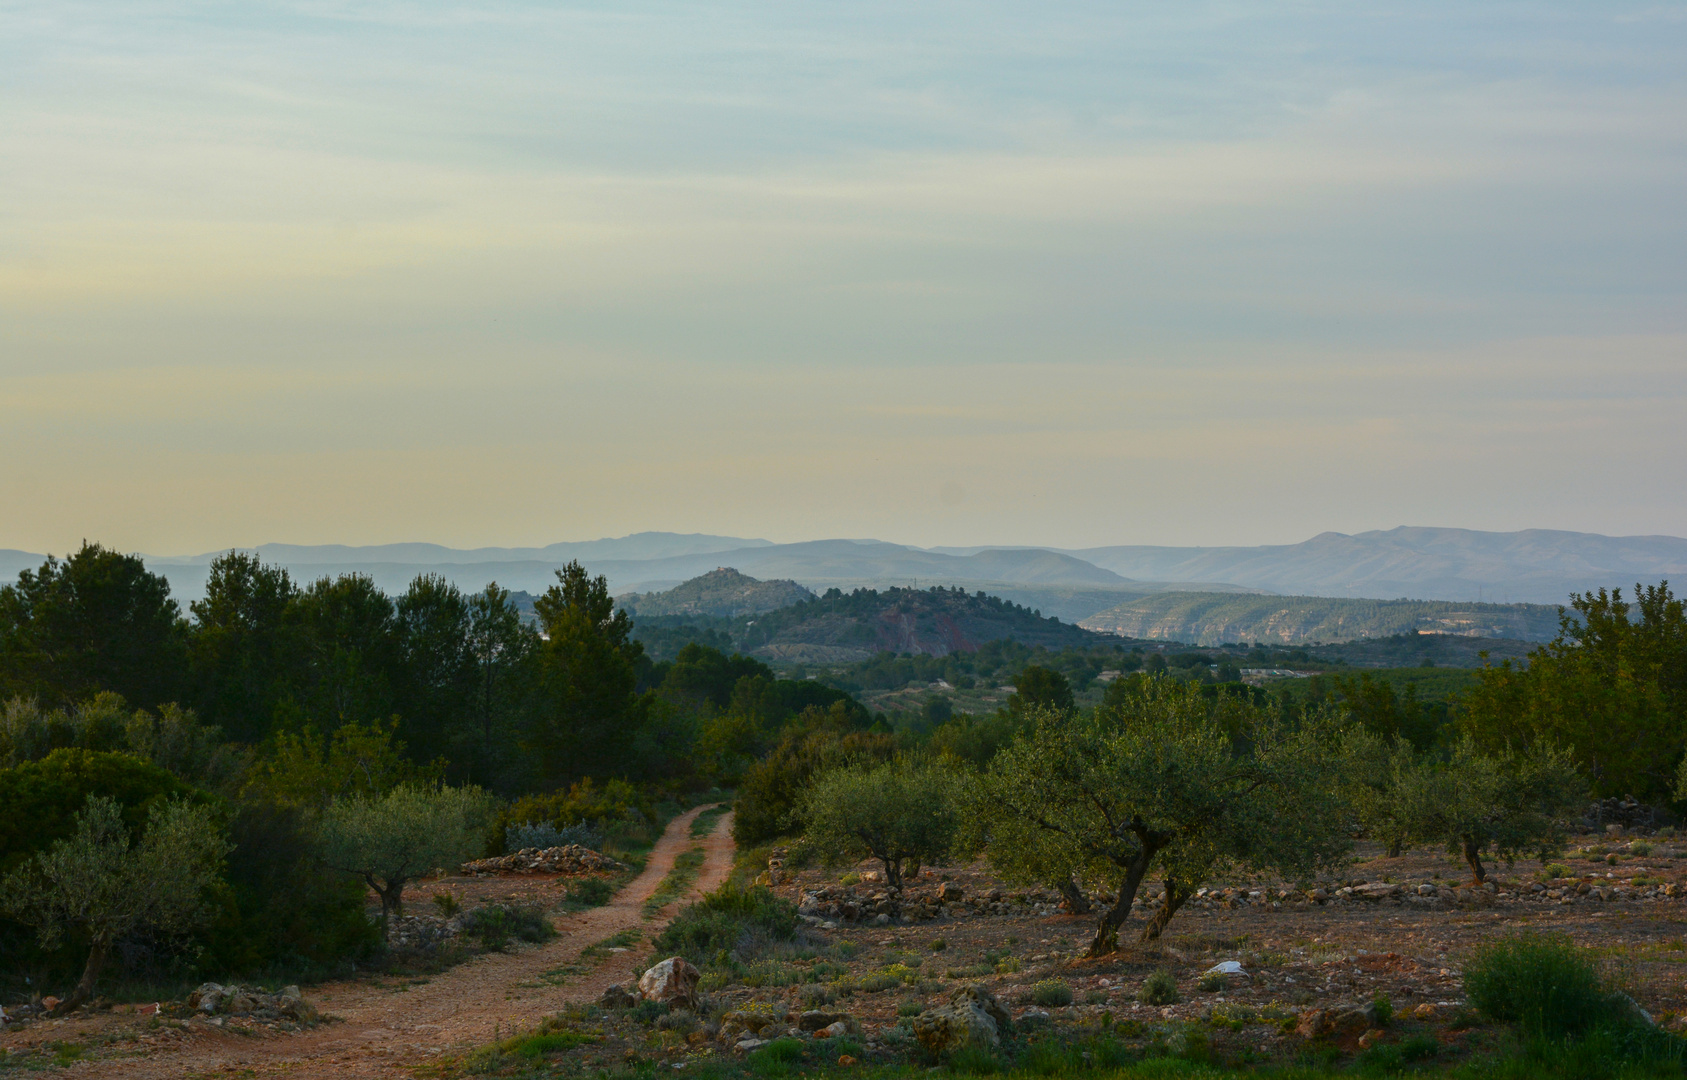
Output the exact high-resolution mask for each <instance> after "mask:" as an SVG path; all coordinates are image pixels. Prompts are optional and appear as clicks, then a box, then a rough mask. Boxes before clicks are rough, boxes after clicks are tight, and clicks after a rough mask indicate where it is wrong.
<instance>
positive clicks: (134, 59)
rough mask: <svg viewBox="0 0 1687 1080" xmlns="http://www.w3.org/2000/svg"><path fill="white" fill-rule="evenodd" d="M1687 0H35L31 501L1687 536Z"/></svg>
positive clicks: (140, 531)
mask: <svg viewBox="0 0 1687 1080" xmlns="http://www.w3.org/2000/svg"><path fill="white" fill-rule="evenodd" d="M1684 406H1687V3H1640V4H1628V3H1622V2H1609V0H1602V2H1597V3H1595V2H1589V3H1581V4H1562V3H1551V2H1542V0H1532V2H1527V3H1506V4H1487V3H1480V2H1471V0H1457V2H1438V0H1415V2H1412V3H1395V4H1390V3H1363V4H1360V3H1344V4H1334V3H1278V4H1271V3H1258V2H1251V3H1190V2H1184V3H1178V4H1166V3H1153V4H1147V3H1144V4H1128V3H1119V2H1116V0H1115V2H1109V3H1098V4H1085V3H1067V4H1048V3H1035V4H1032V3H1025V4H1005V3H987V2H977V0H974V2H969V3H965V4H960V3H956V4H943V3H923V4H922V3H916V4H909V3H907V2H905V0H904V2H901V3H894V4H890V3H848V4H840V3H826V4H817V3H805V2H792V0H780V2H778V3H765V4H756V3H740V4H710V3H697V2H691V3H683V4H681V3H675V4H657V3H634V2H626V3H616V4H568V3H553V2H546V3H542V4H524V3H497V4H484V5H462V4H448V3H396V2H395V3H361V4H340V3H330V2H301V3H292V4H276V3H265V2H261V0H245V2H242V3H238V4H228V3H196V4H183V3H176V2H170V0H157V2H145V0H141V2H135V3H93V4H89V3H75V2H64V0H54V2H52V3H41V2H35V3H17V2H12V0H0V547H21V548H25V549H29V550H36V551H40V550H52V551H63V550H65V549H66V548H68V547H72V546H74V545H75V544H76V543H77V542H78V541H80V540H81V539H82V538H83V537H87V538H89V539H94V540H101V541H104V542H106V543H108V544H111V545H114V546H117V547H120V548H124V549H129V550H141V551H149V552H156V553H166V552H189V551H202V550H209V549H214V548H218V547H226V546H229V545H234V544H241V545H245V544H256V543H260V542H265V541H288V542H298V543H316V542H341V543H378V542H385V541H396V540H430V541H436V542H440V543H447V544H454V545H473V544H508V545H514V544H542V543H547V542H550V541H554V540H565V539H584V538H590V537H596V536H603V535H617V534H621V533H626V532H630V531H634V530H640V529H669V530H675V531H686V532H689V531H707V532H720V533H729V534H733V535H750V536H765V537H768V538H770V539H774V540H802V539H813V538H818V537H825V536H877V537H880V538H883V539H887V540H897V541H902V542H911V543H922V544H940V543H950V544H962V543H1050V544H1062V545H1073V546H1076V545H1089V544H1103V543H1261V542H1284V541H1294V540H1300V539H1304V538H1306V537H1308V536H1311V535H1312V534H1314V533H1317V532H1319V531H1322V530H1325V529H1338V530H1341V531H1349V532H1350V531H1358V530H1362V529H1368V528H1386V527H1390V526H1393V525H1398V524H1419V525H1452V526H1467V527H1472V528H1487V529H1513V528H1525V527H1533V526H1540V527H1553V528H1569V529H1582V530H1588V531H1596V532H1606V533H1647V532H1665V533H1673V534H1676V535H1687V498H1683V493H1684V492H1687V452H1684V451H1687V428H1684V421H1687V408H1684Z"/></svg>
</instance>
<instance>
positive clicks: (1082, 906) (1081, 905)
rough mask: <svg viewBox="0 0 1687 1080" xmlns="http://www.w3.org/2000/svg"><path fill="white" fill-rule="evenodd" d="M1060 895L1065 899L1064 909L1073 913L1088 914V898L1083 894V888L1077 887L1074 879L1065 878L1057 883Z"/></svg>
mask: <svg viewBox="0 0 1687 1080" xmlns="http://www.w3.org/2000/svg"><path fill="white" fill-rule="evenodd" d="M1059 888H1060V895H1061V897H1062V898H1063V899H1065V901H1066V910H1067V911H1070V912H1071V913H1072V914H1074V915H1088V914H1089V913H1090V898H1089V897H1087V896H1085V895H1084V890H1083V889H1081V888H1079V887H1078V883H1077V881H1076V880H1074V879H1072V878H1067V879H1066V880H1064V881H1062V882H1061V883H1060V885H1059Z"/></svg>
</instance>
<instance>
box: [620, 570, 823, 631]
mask: <svg viewBox="0 0 1687 1080" xmlns="http://www.w3.org/2000/svg"><path fill="white" fill-rule="evenodd" d="M812 599H814V594H813V593H812V592H810V591H808V590H807V589H805V588H804V587H802V586H801V585H798V584H797V583H796V582H794V581H785V580H777V581H758V580H756V579H755V578H753V577H750V576H749V575H748V574H740V573H739V572H738V571H737V570H734V569H733V568H732V567H730V566H723V567H719V568H718V569H715V570H711V571H709V572H708V573H707V574H704V575H702V576H701V577H694V578H692V579H691V580H690V581H687V582H684V583H682V584H680V585H677V586H675V587H674V588H672V589H669V590H668V591H667V592H653V593H632V594H630V595H627V596H621V597H617V598H616V603H617V604H619V605H620V606H621V607H624V608H626V609H627V612H628V614H630V615H633V616H634V617H637V616H640V615H644V616H651V615H707V616H713V617H714V618H719V619H730V618H733V617H734V616H738V615H760V614H762V613H763V612H766V611H777V610H779V609H780V608H785V607H790V606H791V605H792V604H800V603H802V602H803V601H804V600H812Z"/></svg>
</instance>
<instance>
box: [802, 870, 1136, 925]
mask: <svg viewBox="0 0 1687 1080" xmlns="http://www.w3.org/2000/svg"><path fill="white" fill-rule="evenodd" d="M1098 899H1100V900H1102V901H1104V902H1106V899H1107V898H1105V897H1102V898H1098ZM1060 910H1062V908H1061V898H1060V894H1059V893H1056V892H1054V891H1053V890H1043V889H1036V890H1032V891H1029V892H1023V893H1015V894H1012V895H1008V894H1006V893H1004V892H1002V890H1001V889H990V890H989V891H988V892H984V893H981V894H979V895H977V896H968V895H967V894H966V891H965V890H964V889H963V888H962V887H961V886H960V885H958V884H956V883H955V882H952V881H949V882H944V883H943V884H942V885H941V886H938V887H937V888H934V889H929V890H914V889H907V890H904V891H903V892H902V893H900V894H898V893H895V892H892V891H889V890H885V889H883V888H881V887H877V886H874V885H868V886H866V887H858V886H852V885H822V886H819V887H818V888H813V889H805V890H804V891H803V892H802V894H801V895H800V896H799V897H798V898H797V913H798V914H799V915H801V916H802V917H803V919H804V920H806V921H807V922H809V923H811V924H818V925H825V924H826V923H827V922H831V923H833V924H836V923H840V922H846V923H864V924H866V925H868V926H887V925H889V924H891V923H912V922H923V921H925V920H928V919H936V918H947V919H964V918H970V917H973V916H978V915H1053V914H1055V913H1056V912H1058V911H1060Z"/></svg>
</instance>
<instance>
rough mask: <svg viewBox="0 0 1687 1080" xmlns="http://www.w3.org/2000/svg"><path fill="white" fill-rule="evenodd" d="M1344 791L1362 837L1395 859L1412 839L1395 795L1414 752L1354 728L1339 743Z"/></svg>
mask: <svg viewBox="0 0 1687 1080" xmlns="http://www.w3.org/2000/svg"><path fill="white" fill-rule="evenodd" d="M1342 752H1343V755H1344V757H1345V758H1346V762H1345V765H1344V768H1343V770H1342V773H1343V778H1344V780H1345V792H1346V796H1347V799H1348V801H1349V802H1351V803H1352V805H1353V811H1354V814H1355V815H1356V816H1357V817H1358V819H1359V825H1360V827H1361V828H1362V829H1364V831H1365V835H1366V836H1367V837H1369V838H1370V839H1372V840H1375V841H1376V842H1377V843H1379V844H1382V845H1384V846H1385V847H1386V848H1387V849H1388V857H1389V858H1391V859H1392V858H1397V857H1399V855H1400V853H1401V852H1402V851H1403V850H1404V849H1405V846H1406V845H1407V844H1408V843H1411V842H1412V841H1413V839H1414V837H1413V836H1412V826H1411V822H1410V821H1409V820H1408V815H1407V813H1406V807H1405V806H1404V805H1403V804H1402V802H1401V801H1400V798H1399V795H1398V793H1397V792H1396V790H1395V788H1396V777H1397V776H1401V775H1404V774H1405V773H1407V772H1409V771H1410V770H1411V768H1412V766H1413V764H1414V763H1415V762H1416V761H1417V756H1418V755H1417V751H1416V750H1415V749H1414V748H1413V747H1412V744H1411V743H1409V742H1407V741H1406V740H1405V739H1403V738H1400V737H1398V736H1396V737H1395V738H1394V739H1393V741H1389V740H1386V739H1383V738H1380V737H1379V736H1377V735H1375V734H1373V733H1372V732H1370V731H1368V730H1366V729H1365V728H1363V727H1359V726H1357V725H1356V726H1354V727H1352V728H1350V729H1349V730H1348V732H1347V737H1346V738H1345V740H1344V741H1343V744H1342Z"/></svg>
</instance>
